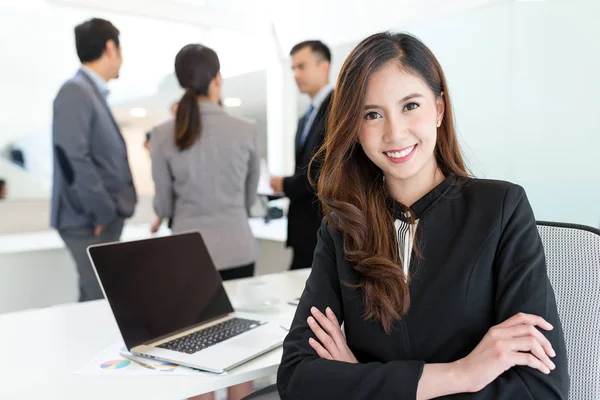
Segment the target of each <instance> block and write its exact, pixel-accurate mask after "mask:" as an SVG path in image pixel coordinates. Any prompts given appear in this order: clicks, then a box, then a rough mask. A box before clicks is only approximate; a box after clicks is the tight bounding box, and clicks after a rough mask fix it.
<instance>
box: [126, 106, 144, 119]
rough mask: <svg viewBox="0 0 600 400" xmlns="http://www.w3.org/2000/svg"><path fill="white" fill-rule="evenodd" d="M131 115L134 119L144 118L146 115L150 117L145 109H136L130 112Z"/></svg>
mask: <svg viewBox="0 0 600 400" xmlns="http://www.w3.org/2000/svg"><path fill="white" fill-rule="evenodd" d="M129 114H131V116H132V117H134V118H144V117H145V116H146V115H148V111H146V109H145V108H141V107H134V108H132V109H131V110H129Z"/></svg>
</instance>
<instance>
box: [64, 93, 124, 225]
mask: <svg viewBox="0 0 600 400" xmlns="http://www.w3.org/2000/svg"><path fill="white" fill-rule="evenodd" d="M93 107H94V105H93V103H92V99H91V98H90V96H89V94H88V93H86V92H85V89H84V88H83V87H81V86H79V85H78V84H76V83H75V82H69V83H67V84H65V85H64V86H63V87H62V88H61V90H60V91H59V93H58V95H57V96H56V99H55V100H54V116H53V131H54V132H53V136H54V151H55V153H56V157H57V158H58V161H59V162H58V166H59V168H60V169H61V173H62V174H63V175H64V176H65V181H66V182H67V183H68V185H69V186H70V188H71V189H72V190H73V192H74V193H75V194H76V196H77V197H78V198H79V200H80V201H81V205H82V207H83V210H84V212H85V213H86V214H87V215H88V216H89V217H90V219H91V220H92V222H93V223H94V225H95V226H100V225H105V224H107V223H109V222H110V221H112V220H113V219H114V218H115V217H116V216H117V206H116V203H115V201H114V200H113V198H112V197H111V195H110V194H109V193H108V191H107V190H106V187H105V186H104V183H103V180H102V179H101V177H100V174H99V172H98V170H97V169H96V164H95V162H94V154H93V153H92V148H91V140H92V138H91V136H92V121H93V118H94V111H93Z"/></svg>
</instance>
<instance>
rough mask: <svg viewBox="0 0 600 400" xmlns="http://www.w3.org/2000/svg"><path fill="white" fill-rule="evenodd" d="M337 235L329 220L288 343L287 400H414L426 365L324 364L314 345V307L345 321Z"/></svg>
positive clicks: (280, 378)
mask: <svg viewBox="0 0 600 400" xmlns="http://www.w3.org/2000/svg"><path fill="white" fill-rule="evenodd" d="M334 234H335V233H334V232H333V231H332V228H331V227H330V226H328V224H327V223H326V222H325V221H324V222H323V223H322V224H321V228H320V229H319V232H318V242H317V247H316V250H315V255H314V262H313V266H312V270H311V273H310V277H309V278H308V281H307V282H306V287H305V289H304V292H303V293H302V297H301V298H300V303H299V305H298V309H297V311H296V315H295V316H294V321H293V323H292V327H291V329H290V332H289V333H288V335H287V337H286V339H285V341H284V343H283V357H282V361H281V365H280V366H279V370H278V373H277V386H278V390H279V394H280V396H281V399H282V400H296V399H298V400H300V399H302V400H305V399H311V400H318V399H327V400H330V399H356V400H371V399H375V398H378V399H409V398H412V399H414V398H416V393H417V386H418V383H419V379H420V378H421V374H422V372H423V366H424V362H423V361H392V362H388V363H379V362H371V363H367V364H350V363H345V362H339V361H331V360H325V359H321V358H320V357H319V356H318V355H317V354H316V352H315V351H314V350H313V349H312V347H310V345H309V344H308V339H309V338H310V337H312V338H314V339H316V337H315V335H314V334H313V333H312V331H311V329H310V328H309V327H308V324H307V322H306V319H307V318H308V317H309V315H310V308H311V307H312V306H315V307H317V308H318V309H319V310H321V311H325V308H326V307H328V306H329V307H330V308H331V309H332V310H333V312H334V313H335V314H336V316H337V318H338V320H339V321H340V322H342V321H343V317H344V316H343V314H342V302H341V291H340V282H339V277H338V274H337V269H336V261H337V260H336V251H335V245H334V240H333V239H332V235H334Z"/></svg>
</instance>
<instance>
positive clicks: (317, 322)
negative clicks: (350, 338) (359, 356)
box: [307, 307, 358, 364]
mask: <svg viewBox="0 0 600 400" xmlns="http://www.w3.org/2000/svg"><path fill="white" fill-rule="evenodd" d="M310 312H311V314H312V315H313V316H312V317H308V319H307V322H308V326H309V327H310V329H311V330H312V331H313V333H314V334H315V335H316V336H317V339H319V341H316V340H314V339H313V338H310V339H308V343H309V344H310V346H311V347H312V348H313V349H314V350H315V351H316V352H317V354H318V355H319V357H321V358H325V359H327V360H335V361H344V362H347V363H352V364H356V363H358V361H357V360H356V357H354V354H352V351H350V349H349V348H348V344H346V338H345V337H344V334H343V332H342V328H341V327H340V324H339V322H338V320H337V318H336V316H335V314H334V313H333V311H331V308H329V307H327V309H326V310H325V314H323V313H322V312H321V311H319V310H318V309H317V308H316V307H313V308H311V309H310Z"/></svg>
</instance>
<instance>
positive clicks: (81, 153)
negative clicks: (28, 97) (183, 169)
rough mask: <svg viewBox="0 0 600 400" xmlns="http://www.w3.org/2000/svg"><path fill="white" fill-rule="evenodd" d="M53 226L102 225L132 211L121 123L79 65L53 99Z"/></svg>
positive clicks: (133, 199)
mask: <svg viewBox="0 0 600 400" xmlns="http://www.w3.org/2000/svg"><path fill="white" fill-rule="evenodd" d="M52 139H53V145H54V182H53V188H52V209H51V225H52V227H53V228H56V229H69V228H84V227H91V226H98V225H104V224H107V223H109V222H111V221H112V220H114V219H115V218H129V217H131V216H132V215H133V212H134V209H135V204H136V202H137V196H136V192H135V188H134V186H133V179H132V176H131V170H130V169H129V161H128V158H127V148H126V146H125V140H124V139H123V136H121V131H120V130H119V126H118V125H117V123H116V122H115V120H114V118H113V115H112V113H111V111H110V109H109V107H108V104H107V103H106V100H105V99H104V97H102V95H101V94H100V92H99V91H98V88H97V87H96V85H95V84H94V82H93V81H92V80H91V79H90V78H89V77H88V76H87V75H86V73H85V72H83V71H82V70H79V71H78V72H77V74H76V75H75V76H74V77H73V78H71V79H69V80H68V81H67V82H66V83H65V84H64V85H63V86H62V87H61V88H60V91H59V92H58V94H57V95H56V99H55V100H54V118H53V122H52Z"/></svg>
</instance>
